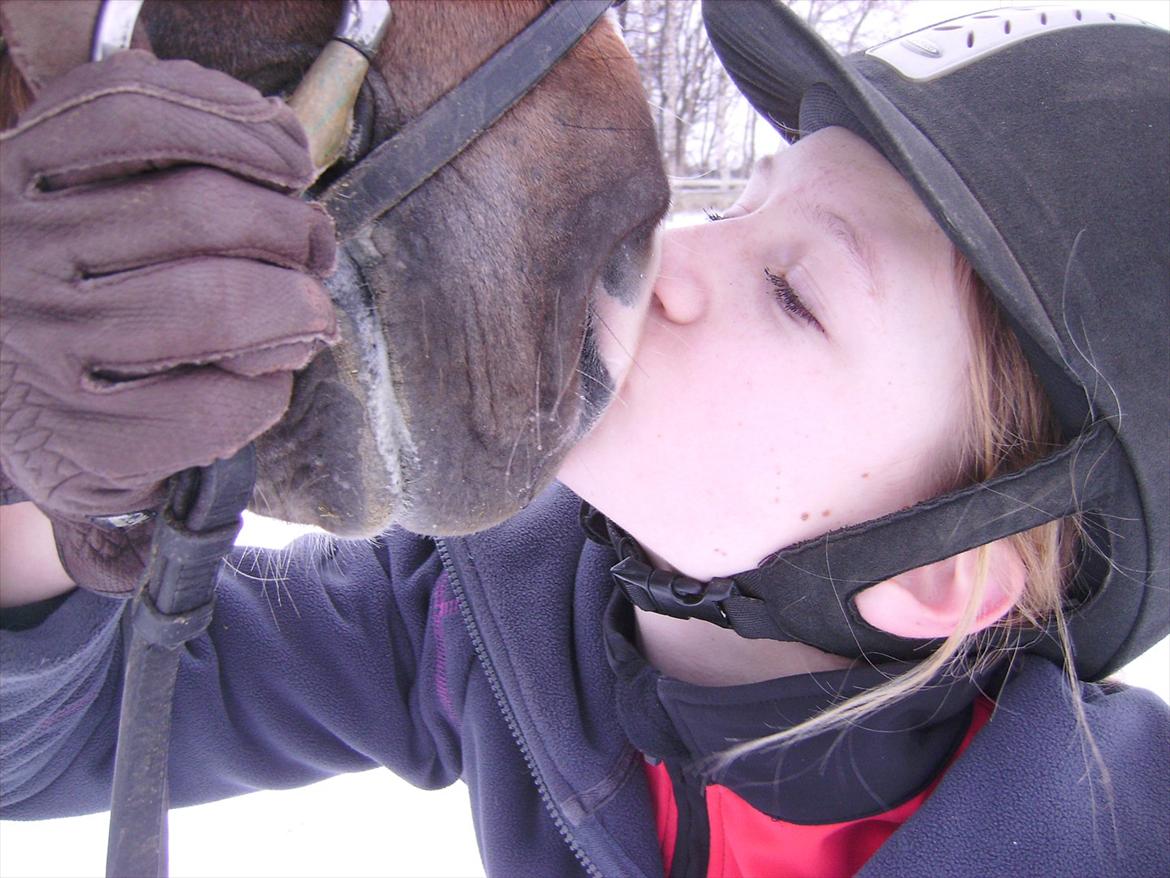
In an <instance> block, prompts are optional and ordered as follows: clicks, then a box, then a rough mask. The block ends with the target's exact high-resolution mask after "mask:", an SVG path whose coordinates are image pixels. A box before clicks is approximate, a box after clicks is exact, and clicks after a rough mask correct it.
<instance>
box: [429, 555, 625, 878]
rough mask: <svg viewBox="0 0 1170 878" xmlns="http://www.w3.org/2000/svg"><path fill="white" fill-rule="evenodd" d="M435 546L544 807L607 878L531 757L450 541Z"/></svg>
mask: <svg viewBox="0 0 1170 878" xmlns="http://www.w3.org/2000/svg"><path fill="white" fill-rule="evenodd" d="M435 546H436V548H437V549H438V550H439V558H440V560H442V562H443V569H444V570H446V571H447V580H448V582H450V584H451V590H452V591H453V592H454V594H455V601H456V603H457V604H458V605H459V613H460V615H461V616H463V624H464V627H466V628H467V633H468V634H469V635H470V636H471V643H472V646H474V647H475V654H476V656H477V657H478V658H479V664H480V667H482V668H483V672H484V675H485V676H486V677H487V681H488V685H489V686H491V689H492V694H493V695H494V696H495V698H496V704H497V705H499V708H500V712H501V713H502V714H503V715H504V721H505V722H506V723H507V724H508V730H509V731H511V733H512V739H513V740H514V741H515V742H516V746H518V747H519V748H520V754H521V755H522V756H523V757H524V763H525V764H526V765H527V766H528V772H529V774H531V775H532V779H533V781H534V782H535V783H536V789H537V791H538V792H539V793H540V799H541V801H542V802H544V807H545V809H546V810H547V811H548V813H549V815H550V816H551V817H552V819H553V823H555V824H556V827H557V830H558V831H559V832H560V833H561V837H562V838H563V839H564V840H565V843H566V844H567V845H568V846H569V849H570V850H572V852H573V855H574V856H575V857H576V858H577V861H578V862H579V863H580V864H581V865H582V867H584V869H585V871H586V872H588V873H589V875H591V876H593V878H604V876H603V875H602V874H601V870H600V869H598V868H597V866H595V865H594V864H593V861H592V860H590V859H589V855H588V854H586V853H585V851H584V850H583V849H582V848H581V846H580V845H579V844H578V843H577V840H576V839H575V838H573V835H572V833H571V832H570V831H569V827H568V825H567V824H566V823H565V819H564V817H563V816H562V815H561V812H560V809H559V808H558V807H557V804H556V802H554V801H553V798H552V796H551V795H550V794H549V791H548V786H547V785H546V784H545V782H544V778H543V777H541V774H540V769H539V768H538V767H537V765H536V760H535V759H533V757H532V752H531V751H530V750H529V749H528V744H527V743H526V742H525V740H524V736H523V735H522V734H521V733H520V727H519V726H518V725H517V724H516V717H515V715H514V714H513V713H512V708H511V706H510V705H509V704H508V700H507V699H506V698H505V697H504V690H503V687H502V686H501V685H500V679H499V677H498V676H497V675H496V670H495V668H494V667H493V666H492V663H491V660H490V659H489V658H488V654H487V648H486V647H485V646H484V644H483V638H482V637H481V636H480V633H479V627H478V626H477V625H476V623H475V618H474V617H473V616H472V614H471V607H470V606H468V604H467V595H466V594H465V593H464V591H463V583H461V582H460V581H459V575H458V574H457V573H456V572H455V565H454V563H452V561H451V555H450V553H449V552H448V550H447V544H446V543H445V542H444V541H443V540H441V539H436V540H435Z"/></svg>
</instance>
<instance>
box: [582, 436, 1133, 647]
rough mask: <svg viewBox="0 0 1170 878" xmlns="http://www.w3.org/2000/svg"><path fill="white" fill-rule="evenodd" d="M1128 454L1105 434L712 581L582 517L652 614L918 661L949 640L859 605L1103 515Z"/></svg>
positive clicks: (1039, 633) (1031, 634) (1032, 636)
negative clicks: (938, 567)
mask: <svg viewBox="0 0 1170 878" xmlns="http://www.w3.org/2000/svg"><path fill="white" fill-rule="evenodd" d="M1119 451H1120V448H1119V446H1118V445H1117V440H1116V437H1115V436H1114V434H1113V431H1112V430H1111V429H1110V428H1109V427H1108V426H1107V425H1106V424H1099V425H1097V426H1096V427H1094V428H1093V429H1092V430H1090V431H1088V432H1087V433H1085V434H1083V435H1082V436H1081V437H1079V438H1078V439H1077V440H1076V441H1074V442H1072V443H1071V444H1069V445H1067V446H1066V447H1065V448H1063V449H1062V450H1061V451H1059V452H1057V453H1055V454H1053V455H1051V456H1049V457H1046V458H1044V459H1043V460H1041V461H1039V462H1037V463H1035V464H1033V465H1032V466H1030V467H1028V468H1026V469H1023V470H1020V471H1019V472H1015V473H1011V474H1009V475H1005V476H1000V477H999V478H996V479H993V480H991V481H988V482H983V483H980V484H977V485H972V486H971V487H969V488H965V489H963V490H961V491H956V492H953V493H951V494H947V495H944V496H942V497H937V498H935V499H933V500H929V501H927V502H925V503H920V504H918V505H917V506H913V507H910V508H909V509H904V510H901V511H899V512H895V513H893V514H891V515H887V516H885V517H883V518H878V519H874V520H873V521H867V522H864V523H862V524H859V525H855V526H853V527H848V528H844V529H842V530H838V531H832V532H831V533H827V534H824V535H822V536H819V537H814V538H813V539H810V540H806V541H805V542H802V543H797V544H796V545H793V546H789V547H787V548H785V549H782V550H780V551H779V552H777V553H776V554H774V555H772V556H771V557H769V558H767V559H765V560H764V561H763V563H761V564H760V566H758V567H756V568H754V569H752V570H746V571H744V572H742V573H737V574H735V575H734V576H727V577H717V578H715V579H712V580H710V581H709V582H700V581H698V580H695V579H692V578H690V577H688V576H683V575H682V574H678V573H672V572H668V571H664V570H658V569H656V568H655V567H654V566H653V565H652V564H651V563H650V561H649V559H648V557H647V555H646V553H645V551H644V550H643V549H642V548H641V546H639V545H638V543H637V541H636V540H635V539H634V538H633V537H631V536H630V535H629V534H628V533H626V532H625V531H624V530H622V529H621V528H620V527H618V526H617V525H616V524H614V523H613V522H612V521H610V520H609V519H607V518H606V517H605V516H604V515H603V514H602V513H600V512H599V511H598V510H596V509H594V508H593V507H591V506H589V505H588V504H583V506H582V510H581V520H582V525H583V527H584V528H585V532H586V534H588V536H589V537H590V539H592V540H593V541H595V542H598V543H601V544H602V545H606V546H611V547H612V548H613V549H614V550H615V551H616V552H617V555H618V558H619V560H618V563H617V564H616V565H614V566H613V568H612V569H611V573H612V575H613V578H614V580H615V582H616V583H617V585H618V587H619V588H621V589H622V591H623V593H624V594H625V595H626V597H627V598H629V600H630V601H631V602H632V603H633V604H634V605H635V606H637V607H639V608H641V609H643V610H647V611H650V612H654V613H661V614H663V615H667V616H674V617H677V618H683V619H688V618H693V619H702V620H704V621H706V622H710V623H712V624H714V625H719V626H720V627H723V628H730V629H732V630H733V631H735V632H736V633H737V634H739V635H740V636H741V637H748V638H764V639H770V640H785V641H796V642H799V643H805V644H808V645H810V646H814V647H816V648H817V649H820V650H823V651H825V652H829V653H833V654H834V655H841V656H846V657H849V658H866V659H869V660H870V661H884V660H887V659H897V660H900V661H916V660H920V659H923V658H926V657H927V656H929V655H930V654H931V653H932V652H933V651H934V650H935V649H937V648H938V646H939V645H940V644H941V643H942V640H941V639H932V640H922V639H914V638H907V637H898V636H895V635H893V634H889V633H887V632H885V631H882V630H880V629H878V628H875V627H874V626H872V625H870V624H869V623H868V622H866V621H865V620H864V619H863V618H862V617H861V614H860V613H859V612H858V610H857V607H856V604H855V601H854V599H855V598H856V596H857V594H858V593H859V592H861V591H862V590H863V589H866V588H869V587H870V586H872V585H876V584H877V583H879V582H883V581H885V580H887V579H890V578H892V577H894V576H897V575H898V574H899V573H903V572H905V571H906V570H912V569H914V568H917V567H922V566H925V565H927V564H932V563H934V562H935V561H940V560H942V559H944V558H949V557H951V556H952V555H957V554H959V553H960V552H964V551H966V550H968V549H972V548H975V547H976V546H981V545H984V544H986V543H990V542H992V541H994V540H997V539H1000V538H1002V537H1006V536H1010V535H1012V534H1015V533H1019V532H1021V531H1025V530H1029V529H1031V528H1033V527H1037V526H1039V525H1041V524H1045V523H1047V522H1049V521H1054V520H1056V519H1058V518H1063V517H1065V516H1067V515H1071V514H1073V513H1075V512H1081V511H1084V512H1091V511H1092V509H1093V508H1094V506H1095V501H1097V500H1100V499H1101V498H1102V497H1104V496H1105V495H1106V494H1107V493H1108V492H1109V491H1110V490H1114V489H1115V486H1116V484H1117V483H1118V479H1117V478H1115V475H1116V472H1117V470H1118V469H1119V467H1120V465H1121V461H1120V453H1119ZM1074 591H1075V590H1074ZM1073 612H1075V610H1074V611H1073ZM1016 634H1017V635H1018V636H1017V637H1016V638H1015V639H1016V640H1017V642H1018V643H1017V645H1019V646H1021V647H1024V648H1028V649H1031V650H1033V651H1038V652H1041V653H1044V654H1046V655H1049V656H1050V657H1052V658H1054V659H1058V660H1059V659H1060V658H1061V657H1062V656H1061V652H1060V645H1059V643H1057V642H1056V641H1055V640H1054V638H1053V637H1052V636H1051V632H1050V631H1049V630H1048V629H1047V628H1045V629H1042V630H1031V631H1028V632H1026V633H1025V632H1016ZM1004 635H1005V632H1004V631H1003V630H1002V629H1001V630H998V631H996V630H995V629H989V630H988V633H987V634H985V635H982V637H984V638H988V637H999V638H1001V639H1002V638H1003V637H1004ZM1021 638H1023V642H1019V641H1020V640H1021Z"/></svg>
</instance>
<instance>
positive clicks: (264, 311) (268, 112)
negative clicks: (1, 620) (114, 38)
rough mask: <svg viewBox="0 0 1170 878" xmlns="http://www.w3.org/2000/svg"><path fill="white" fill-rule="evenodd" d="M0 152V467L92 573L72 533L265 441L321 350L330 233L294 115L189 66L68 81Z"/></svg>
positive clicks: (81, 536) (121, 67) (96, 68)
mask: <svg viewBox="0 0 1170 878" xmlns="http://www.w3.org/2000/svg"><path fill="white" fill-rule="evenodd" d="M0 146H2V149H0V247H2V249H3V253H4V256H3V270H2V271H0V297H2V301H3V316H2V320H0V468H2V469H3V471H4V473H5V474H6V475H7V476H8V478H9V479H11V481H12V482H13V483H14V484H15V485H16V486H17V487H19V488H20V489H21V490H23V491H24V492H25V493H26V494H27V495H28V496H29V497H30V498H31V499H32V500H33V501H35V502H36V503H37V504H38V505H39V506H40V507H41V508H42V509H44V510H45V511H46V512H48V513H49V514H50V516H51V517H54V518H55V520H58V521H60V522H62V523H63V524H62V526H61V527H60V528H59V530H58V544H59V547H60V548H61V549H62V554H63V555H65V554H66V552H67V549H66V547H65V546H63V545H62V542H63V541H62V536H64V535H66V534H67V535H68V538H67V539H65V540H64V542H65V543H67V544H70V545H73V546H76V547H79V548H78V549H77V551H78V552H79V553H82V554H84V553H85V552H86V551H89V552H90V554H93V552H94V547H95V546H101V547H104V549H102V550H99V551H98V553H97V554H98V556H99V558H100V556H101V555H102V551H104V552H105V554H106V555H107V556H108V555H110V553H111V548H110V539H111V537H110V536H107V535H104V534H102V533H100V532H98V533H94V532H93V528H92V526H91V525H89V524H88V522H87V517H88V516H104V515H111V514H119V513H125V512H131V511H137V510H142V509H148V508H152V507H155V506H157V505H158V504H159V503H160V502H161V500H162V499H163V484H162V483H163V481H164V480H165V479H166V478H167V477H168V476H170V475H171V474H173V473H175V472H178V471H180V470H183V469H186V468H188V467H192V466H201V465H205V464H208V463H210V462H211V461H212V460H214V459H216V458H223V457H227V456H229V455H231V454H232V453H233V452H234V451H236V450H237V449H239V448H241V447H243V446H244V445H245V444H247V443H248V442H249V441H251V440H252V439H254V438H255V437H256V436H258V435H259V434H261V433H262V432H264V431H265V430H266V429H268V428H269V427H270V426H272V425H273V424H275V423H276V422H277V421H278V420H279V419H280V417H281V415H282V414H283V413H284V411H285V409H286V408H287V405H288V401H289V396H290V392H291V388H292V380H293V375H292V373H293V370H296V369H299V368H301V367H303V366H304V365H305V364H306V363H308V361H309V360H310V359H311V358H312V356H313V355H314V354H315V353H316V352H317V351H319V350H320V349H322V348H323V347H324V346H325V345H327V344H329V343H331V342H332V341H333V340H334V339H335V338H336V326H335V318H334V312H333V307H332V305H331V303H330V300H329V297H328V294H327V293H326V292H325V291H324V289H323V287H322V286H321V284H320V283H319V278H321V277H322V276H323V275H325V274H326V273H328V272H329V271H330V270H331V268H332V265H333V260H334V252H335V242H334V236H333V228H332V223H331V221H330V220H329V218H328V216H327V215H326V214H325V213H324V212H323V211H322V210H320V209H319V208H317V207H315V206H313V205H310V204H308V203H305V202H303V201H301V200H299V199H298V198H296V197H293V193H295V192H296V191H297V190H299V189H300V188H302V187H304V186H305V185H307V183H308V182H309V181H310V179H311V176H312V167H311V163H310V161H309V157H308V153H307V150H306V146H305V138H304V134H303V132H302V129H301V127H300V124H299V123H298V122H297V121H296V119H295V117H294V116H293V114H292V112H291V111H290V110H289V109H288V108H287V107H286V106H285V105H284V104H282V103H281V102H279V101H277V100H275V99H267V98H264V97H262V96H261V95H260V94H259V93H258V92H256V91H255V90H254V89H252V88H251V87H249V86H246V85H244V84H242V83H240V82H238V81H236V80H234V79H232V78H230V77H228V76H226V75H224V74H221V73H217V72H214V71H210V70H206V69H204V68H201V67H198V66H197V65H194V64H191V63H189V62H184V61H159V60H157V59H155V58H154V57H153V56H151V55H149V54H147V53H144V52H138V51H132V52H124V53H120V54H118V55H116V56H114V57H113V58H111V59H109V60H107V61H103V62H101V63H98V64H87V65H85V66H83V67H79V68H77V69H75V70H73V71H71V72H70V73H68V74H66V75H64V76H62V77H60V78H59V79H57V80H55V81H53V82H52V83H50V84H49V85H48V86H47V87H46V88H45V89H44V90H43V92H42V93H41V94H40V95H39V96H38V97H37V100H36V101H35V102H34V103H33V104H32V106H30V107H29V108H28V110H27V111H26V112H25V113H24V114H23V115H22V116H21V118H20V119H19V121H18V123H17V125H16V126H15V127H14V128H12V129H9V130H8V131H6V132H4V133H3V134H2V135H0ZM65 523H67V524H65ZM116 539H117V542H118V543H119V545H123V544H125V545H123V547H122V548H121V549H118V550H117V551H129V549H128V548H127V547H128V546H129V544H130V543H132V542H134V540H133V539H129V538H127V537H126V536H125V535H123V536H119V537H117V538H116ZM138 542H139V543H141V539H139V540H138ZM86 547H88V548H86ZM140 548H141V547H140ZM114 554H117V552H114ZM63 560H66V566H67V569H69V572H70V573H71V574H72V575H73V576H74V578H76V579H79V581H83V582H84V579H83V577H84V576H85V575H87V574H86V571H83V570H80V569H78V567H79V566H81V567H84V566H85V565H84V561H83V562H82V563H81V564H80V565H78V564H74V565H71V564H70V563H69V559H66V558H63ZM74 560H75V561H76V560H77V559H74ZM109 561H110V559H109V557H106V558H105V560H104V561H103V562H102V563H103V564H104V565H105V566H106V567H109ZM135 566H137V565H135ZM106 572H107V573H108V572H109V571H106ZM121 575H122V573H118V574H116V577H115V578H117V576H121ZM135 575H136V573H135ZM132 585H133V582H132V581H131V582H128V583H125V587H126V588H130V587H131V586H132ZM99 587H100V588H103V589H104V590H112V588H116V585H115V586H113V587H111V586H110V585H109V584H107V585H105V586H99Z"/></svg>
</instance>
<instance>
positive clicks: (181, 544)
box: [92, 0, 390, 878]
mask: <svg viewBox="0 0 1170 878" xmlns="http://www.w3.org/2000/svg"><path fill="white" fill-rule="evenodd" d="M141 6H142V0H106V2H105V3H103V4H102V6H101V8H100V9H99V11H98V17H97V25H96V27H95V28H94V36H93V48H92V57H93V60H95V61H97V60H101V59H102V58H104V57H107V56H108V55H110V54H113V53H114V52H117V51H120V50H122V49H125V48H128V47H129V45H130V38H131V35H132V34H133V31H134V25H135V21H136V19H137V17H138V12H139V9H140V8H141ZM389 20H390V5H389V3H388V2H386V0H348V2H346V3H345V4H344V5H343V7H342V16H341V20H340V21H339V23H338V25H337V29H336V31H335V32H334V37H333V39H332V40H330V41H329V43H327V44H326V47H325V50H324V51H322V53H321V55H320V56H318V58H317V60H316V61H315V62H314V63H313V65H312V67H311V68H310V70H309V72H308V73H307V74H306V75H305V77H304V79H303V80H302V81H301V84H300V86H298V88H297V90H296V92H295V93H294V95H293V96H292V98H291V99H290V101H289V104H290V106H291V107H292V109H293V112H294V113H296V115H297V118H298V119H299V120H300V122H301V125H302V126H303V127H304V129H305V134H306V138H307V140H308V147H309V154H310V156H311V157H312V160H313V164H314V167H315V168H317V171H318V173H320V171H321V170H322V169H324V168H325V167H327V166H328V165H330V164H332V163H333V162H334V161H335V160H336V158H337V155H338V154H339V152H340V150H341V148H342V147H344V145H345V141H346V139H347V137H348V132H349V125H350V121H351V116H350V113H351V110H352V107H353V104H354V101H355V100H356V98H357V93H358V89H359V88H360V87H361V84H362V81H363V80H364V79H365V75H366V71H367V70H368V68H369V62H370V59H371V58H372V56H373V53H374V51H376V49H377V47H378V44H379V43H380V42H381V40H382V37H383V36H384V35H385V32H386V27H387V26H388V24H389ZM255 483H256V455H255V451H254V449H253V447H252V446H251V445H249V446H247V447H245V448H243V449H242V450H240V451H238V452H237V453H236V454H235V455H234V456H232V457H231V458H229V459H227V460H217V461H215V462H214V463H212V464H211V465H210V466H205V467H201V468H199V469H189V470H186V471H184V472H182V473H180V474H178V475H177V476H175V477H174V478H173V480H172V482H171V487H170V491H169V494H168V497H167V502H166V504H165V505H164V507H163V509H162V510H161V512H160V513H159V514H158V516H157V520H156V523H155V532H154V535H153V539H152V542H151V548H150V557H149V560H148V563H147V569H146V572H145V574H144V576H143V580H142V583H141V585H140V586H139V588H138V592H137V594H136V595H135V597H134V602H133V604H132V606H131V609H130V637H129V644H128V646H127V648H126V667H125V676H124V682H123V689H122V706H121V714H120V715H119V718H118V744H117V750H116V752H115V757H114V781H113V787H112V790H111V793H110V833H109V841H108V844H107V847H106V876H107V878H123V876H138V875H142V876H148V875H155V876H158V878H164V876H165V875H166V874H167V809H168V807H169V802H168V795H167V758H168V753H169V750H170V736H171V713H172V708H171V702H172V698H173V695H174V690H175V680H176V678H177V677H178V670H179V657H180V648H181V647H182V646H183V645H184V644H185V643H187V642H188V641H190V640H191V639H193V638H195V637H198V636H199V635H200V634H202V633H203V632H204V631H205V630H207V626H208V624H209V623H210V622H211V615H212V610H213V608H214V605H215V584H216V578H217V577H216V574H217V573H218V571H219V565H220V562H222V561H223V559H224V557H225V556H226V555H227V554H228V553H229V552H230V551H231V549H232V546H233V545H234V544H235V540H236V536H237V535H238V534H239V532H240V526H241V524H242V517H241V516H242V513H243V511H244V509H245V508H246V507H247V505H248V501H249V500H251V498H252V491H253V488H254V486H255ZM133 518H134V517H133V516H131V517H129V518H128V521H129V520H133Z"/></svg>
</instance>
